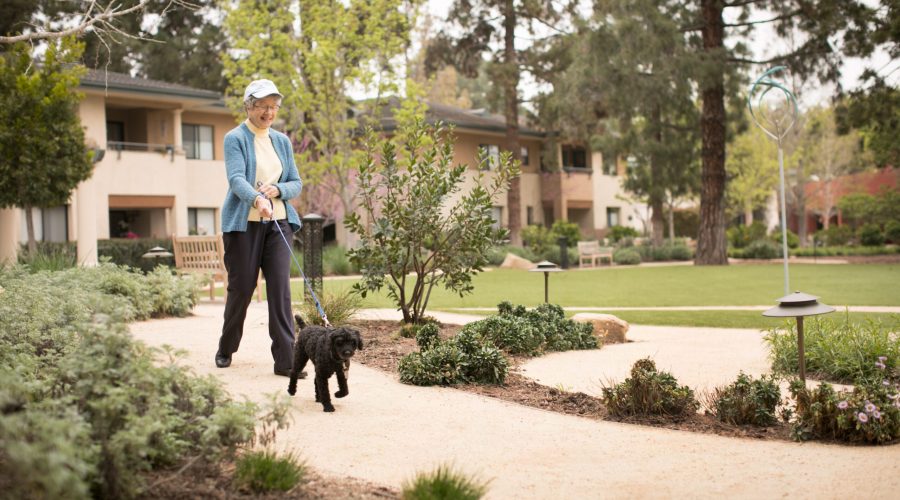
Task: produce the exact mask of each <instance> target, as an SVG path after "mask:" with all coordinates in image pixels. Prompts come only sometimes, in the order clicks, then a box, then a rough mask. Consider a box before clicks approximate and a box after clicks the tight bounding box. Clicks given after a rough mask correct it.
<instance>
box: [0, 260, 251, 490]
mask: <svg viewBox="0 0 900 500" xmlns="http://www.w3.org/2000/svg"><path fill="white" fill-rule="evenodd" d="M157 274H158V275H157ZM154 280H155V283H151V284H148V282H152V281H154ZM163 285H164V286H163ZM181 285H183V283H181V282H180V279H179V278H176V277H174V276H172V275H171V274H168V273H167V271H165V270H159V271H156V272H155V273H154V274H153V275H151V276H148V277H144V276H142V275H140V274H138V273H133V272H129V271H127V270H126V269H124V268H120V267H117V266H114V265H112V264H102V265H100V266H98V267H96V268H73V269H70V270H66V271H62V272H55V273H48V272H40V273H36V274H28V273H27V272H26V270H24V269H23V268H10V269H3V270H0V287H2V290H3V291H2V292H0V402H2V403H0V404H2V406H3V408H4V409H5V410H4V411H2V412H0V476H3V477H16V481H15V483H14V484H12V485H11V487H12V488H13V490H14V491H13V492H12V493H11V494H12V495H13V496H20V497H35V496H38V497H44V496H49V497H55V496H87V495H90V496H95V497H99V498H121V497H133V496H135V495H136V494H137V493H138V492H139V491H140V489H141V488H142V478H141V474H142V472H143V471H146V470H149V469H153V468H160V467H170V466H173V465H175V464H178V463H179V462H181V461H183V460H184V459H185V457H197V458H201V459H205V460H216V459H218V458H220V457H221V456H222V455H227V454H231V453H233V452H234V450H235V448H236V447H237V446H238V445H240V444H242V443H245V442H247V441H248V440H250V439H251V438H252V437H253V432H254V425H255V423H256V419H255V418H254V406H253V405H252V404H249V403H234V402H232V401H231V400H230V399H228V397H227V395H226V394H225V393H224V392H223V391H222V390H221V388H220V387H219V386H218V385H217V383H216V382H215V381H214V379H211V378H198V377H195V376H193V375H191V374H190V373H189V372H188V371H187V369H186V368H183V367H181V366H179V365H177V364H176V363H175V360H174V358H175V357H174V355H173V354H172V353H171V352H166V353H165V355H166V357H167V358H168V359H169V363H163V364H162V365H161V366H157V365H156V364H154V362H153V361H154V358H156V357H158V356H159V354H160V351H158V350H151V349H149V348H147V347H145V346H143V345H142V344H139V343H136V342H134V341H133V340H132V339H131V337H130V335H129V334H128V333H127V331H126V329H125V326H124V324H123V323H122V321H125V320H130V319H134V318H136V317H139V316H141V315H155V314H164V313H165V312H166V311H180V310H183V308H184V307H186V306H185V304H187V302H185V300H184V299H185V297H186V296H187V295H186V294H187V291H186V290H183V289H182V288H179V287H180V286H181ZM154 287H156V288H154ZM154 289H155V290H160V292H157V293H159V294H160V297H153V298H152V300H151V301H150V303H149V304H137V302H142V301H144V300H145V298H144V297H143V295H144V294H145V293H146V294H147V295H153V294H154V292H153V291H152V290H154ZM147 290H151V291H150V292H147ZM167 298H169V299H172V301H171V302H169V301H168V300H167ZM10 409H15V411H7V410H10ZM51 450H52V451H51ZM80 492H88V493H86V494H81V493H80Z"/></svg>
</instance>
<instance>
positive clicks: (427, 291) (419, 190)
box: [346, 119, 518, 323]
mask: <svg viewBox="0 0 900 500" xmlns="http://www.w3.org/2000/svg"><path fill="white" fill-rule="evenodd" d="M394 142H397V143H398V144H400V146H399V148H398V146H396V145H395V144H394ZM378 143H379V141H378V140H377V139H374V138H372V137H370V138H369V140H368V141H367V144H366V151H365V160H364V161H363V162H362V163H361V164H360V167H359V194H358V197H359V200H360V206H361V211H362V214H363V215H362V216H360V214H358V213H353V214H350V215H348V216H347V218H346V224H347V226H348V228H349V229H350V231H352V232H353V233H355V234H356V235H358V236H359V238H360V243H361V244H360V245H359V246H357V247H356V248H354V249H353V250H350V252H349V256H350V260H351V261H352V262H353V263H354V264H355V265H356V266H357V267H358V268H359V269H360V270H361V272H362V279H361V280H360V281H359V283H357V284H356V285H354V289H355V290H356V291H357V292H359V293H360V294H362V295H363V296H365V295H366V293H367V292H370V291H376V290H380V289H381V288H382V287H384V286H385V285H387V287H388V294H389V295H390V297H391V298H392V299H393V300H394V301H395V302H396V304H397V306H398V308H399V309H400V310H401V311H402V312H403V321H405V322H406V323H418V322H420V320H421V319H422V318H423V316H424V314H425V308H426V307H427V306H428V299H429V297H430V296H431V290H432V288H434V286H435V285H440V286H443V287H444V288H446V289H448V290H451V291H453V292H456V293H459V295H460V296H463V295H465V294H466V293H471V292H472V290H473V287H472V276H473V275H474V274H475V273H477V272H480V271H481V270H482V267H483V266H484V265H486V264H487V258H486V255H487V251H488V250H489V249H490V248H491V247H493V246H494V245H497V244H499V243H500V242H501V241H502V240H503V239H504V238H505V237H506V235H507V231H506V230H505V229H502V228H499V227H495V222H494V220H493V217H492V213H491V212H492V206H493V204H494V199H495V198H496V196H497V195H498V194H499V193H501V192H502V191H503V190H504V189H506V188H507V186H508V183H509V180H510V178H511V177H513V176H515V175H518V165H517V164H515V163H513V162H512V161H511V160H510V155H509V154H508V153H503V154H502V155H501V160H500V165H499V166H498V167H497V168H496V169H495V170H493V171H491V172H485V170H486V169H479V170H477V171H471V170H469V169H468V167H467V166H466V165H464V164H460V165H455V166H453V165H451V162H452V160H453V138H452V135H451V133H449V132H448V131H447V130H446V129H444V127H443V126H440V125H439V126H431V125H425V124H424V122H423V121H422V120H421V119H419V120H416V121H415V122H414V123H413V125H412V126H409V127H405V128H404V129H403V130H402V131H401V132H400V134H399V135H398V137H397V138H396V141H388V142H385V143H384V146H383V149H382V150H381V151H377V150H376V149H375V147H376V145H377V144H378ZM376 157H380V167H379V166H376V163H375V158H376ZM489 161H490V158H489V157H487V156H486V155H485V154H484V153H483V152H482V154H481V156H480V158H479V162H480V166H481V167H485V166H486V165H487V163H488V162H489ZM476 172H477V173H476ZM469 175H474V181H475V182H474V183H472V184H471V185H472V186H473V187H472V188H471V190H469V191H468V192H463V193H461V189H462V185H463V184H464V183H467V177H468V176H469ZM408 282H409V283H408ZM408 285H409V286H408Z"/></svg>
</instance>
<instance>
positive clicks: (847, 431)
mask: <svg viewBox="0 0 900 500" xmlns="http://www.w3.org/2000/svg"><path fill="white" fill-rule="evenodd" d="M894 378H895V379H896V374H895V376H894ZM790 391H791V395H792V396H793V398H794V399H795V400H796V408H795V412H794V415H793V420H792V421H791V434H792V435H793V436H794V438H795V439H797V440H807V439H834V440H839V441H850V442H862V443H875V444H883V443H888V442H891V441H894V440H896V439H898V438H900V386H898V385H897V384H890V383H889V382H887V380H885V381H884V383H878V384H862V385H857V386H856V387H854V388H853V390H852V391H840V392H835V390H834V388H833V387H832V386H831V384H828V383H822V384H819V386H818V387H816V388H815V389H807V387H806V384H805V383H804V382H803V381H802V380H794V381H792V382H791V384H790Z"/></svg>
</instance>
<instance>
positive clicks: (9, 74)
mask: <svg viewBox="0 0 900 500" xmlns="http://www.w3.org/2000/svg"><path fill="white" fill-rule="evenodd" d="M82 49H83V45H82V44H81V43H78V42H76V41H75V40H74V39H73V38H62V39H59V40H55V41H53V42H51V43H50V44H49V46H48V47H47V50H46V51H45V52H44V56H43V59H42V61H41V64H35V62H34V61H33V60H32V53H31V45H29V44H28V43H25V42H22V43H18V44H15V45H13V46H12V47H11V49H10V50H9V51H7V52H5V53H3V54H0V99H2V103H0V207H2V208H6V207H20V208H23V209H25V217H26V225H27V229H28V248H29V251H31V252H33V251H34V250H35V236H34V222H33V220H32V211H31V209H32V208H33V207H37V208H48V207H53V206H58V205H63V204H65V203H67V202H68V200H69V196H70V195H71V193H72V190H73V189H75V187H77V186H78V183H80V182H81V181H83V180H85V179H87V178H88V177H90V175H91V172H92V170H93V165H92V162H91V158H92V154H91V153H90V152H89V151H88V149H87V147H86V146H85V142H84V130H83V129H82V127H81V120H80V118H79V115H78V103H79V102H80V101H81V98H82V95H81V94H80V93H79V92H76V90H75V89H76V87H78V82H79V78H80V75H81V73H82V72H83V71H84V70H83V68H82V67H80V66H78V65H73V64H71V63H72V62H74V61H76V60H78V58H79V57H80V56H81V51H82Z"/></svg>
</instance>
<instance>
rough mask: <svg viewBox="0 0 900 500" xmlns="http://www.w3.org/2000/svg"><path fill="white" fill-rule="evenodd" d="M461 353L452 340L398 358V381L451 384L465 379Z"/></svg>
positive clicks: (417, 383) (405, 382)
mask: <svg viewBox="0 0 900 500" xmlns="http://www.w3.org/2000/svg"><path fill="white" fill-rule="evenodd" d="M463 368H464V360H463V354H462V353H461V352H460V350H459V348H457V346H456V344H454V343H452V342H442V343H439V344H438V345H436V346H434V348H432V349H429V350H427V351H420V352H413V353H410V354H407V355H406V356H403V357H402V358H400V364H399V367H398V371H399V372H400V381H401V382H403V383H404V384H412V385H452V384H457V383H460V382H463V381H464V380H465V377H464V373H463V371H462V370H463Z"/></svg>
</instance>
